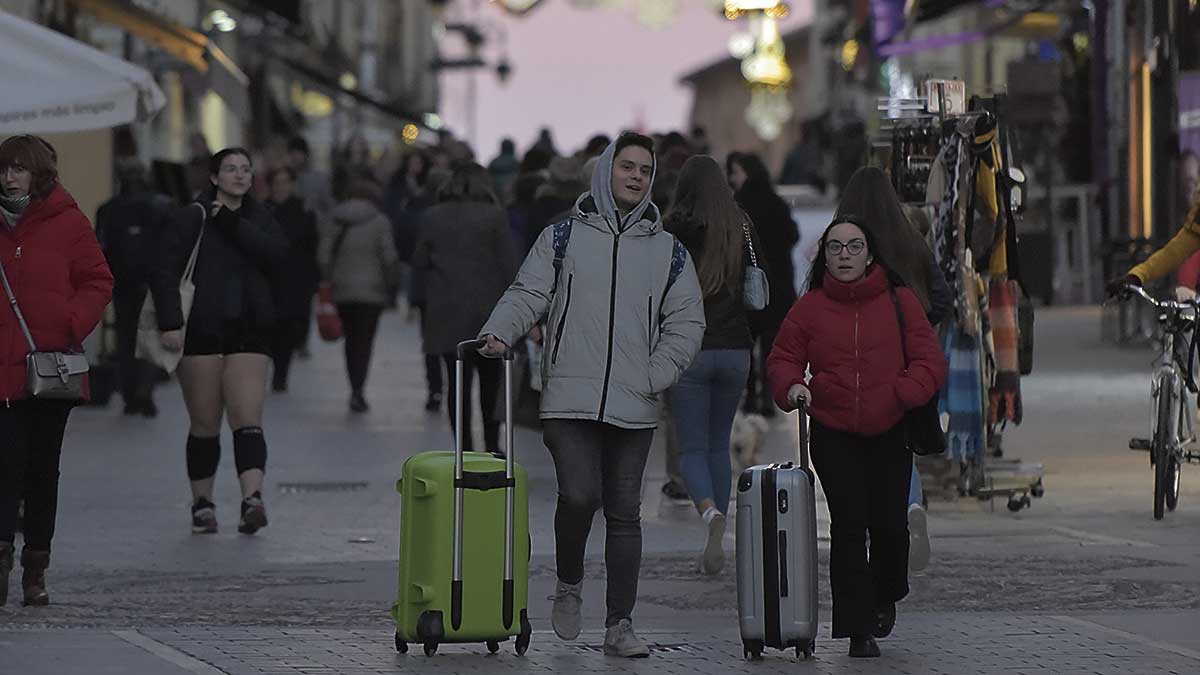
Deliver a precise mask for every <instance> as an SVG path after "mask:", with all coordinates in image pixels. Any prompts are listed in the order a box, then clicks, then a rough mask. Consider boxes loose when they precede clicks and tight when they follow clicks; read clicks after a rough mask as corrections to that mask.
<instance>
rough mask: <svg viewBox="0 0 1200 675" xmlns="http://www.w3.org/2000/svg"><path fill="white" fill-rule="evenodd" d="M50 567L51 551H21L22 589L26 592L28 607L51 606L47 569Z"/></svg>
mask: <svg viewBox="0 0 1200 675" xmlns="http://www.w3.org/2000/svg"><path fill="white" fill-rule="evenodd" d="M49 566H50V552H49V551H30V550H29V549H24V550H23V551H21V568H22V569H21V588H22V589H23V590H24V591H25V606H26V607H43V606H45V605H48V604H50V594H49V593H47V592H46V568H47V567H49Z"/></svg>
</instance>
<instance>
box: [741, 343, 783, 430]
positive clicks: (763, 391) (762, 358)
mask: <svg viewBox="0 0 1200 675" xmlns="http://www.w3.org/2000/svg"><path fill="white" fill-rule="evenodd" d="M778 334H779V327H778V326H776V327H774V328H771V329H768V330H763V331H761V332H759V333H758V335H756V336H755V337H754V341H755V342H756V343H757V347H758V350H757V351H754V350H751V352H750V357H751V358H750V377H749V378H747V380H746V399H745V401H744V402H743V404H742V410H744V411H745V412H748V413H759V414H762V415H774V414H775V399H774V398H773V397H772V396H771V384H770V383H769V382H768V381H767V357H768V356H770V355H771V349H772V348H773V347H774V346H775V336H776V335H778Z"/></svg>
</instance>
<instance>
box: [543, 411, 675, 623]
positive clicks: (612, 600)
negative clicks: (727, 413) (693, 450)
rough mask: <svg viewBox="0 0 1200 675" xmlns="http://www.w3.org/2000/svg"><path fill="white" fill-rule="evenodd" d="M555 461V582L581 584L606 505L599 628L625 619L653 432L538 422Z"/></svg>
mask: <svg viewBox="0 0 1200 675" xmlns="http://www.w3.org/2000/svg"><path fill="white" fill-rule="evenodd" d="M542 437H543V439H544V440H545V443H546V447H547V448H549V449H550V454H551V455H552V456H553V457H554V471H555V473H556V474H557V476H558V507H557V509H556V510H555V512H554V545H555V557H556V560H557V564H558V579H559V581H562V582H563V583H568V584H577V583H580V582H581V581H583V555H584V551H585V549H586V548H587V540H588V534H589V533H590V532H591V530H592V516H593V515H595V513H596V510H597V509H598V508H600V507H603V508H604V521H605V524H606V527H605V542H604V563H605V566H606V567H607V569H608V588H607V591H606V601H607V609H608V612H607V616H606V618H605V620H604V625H605V627H612V626H615V625H617V624H618V623H620V622H621V620H622V619H631V618H632V614H633V607H634V605H635V604H636V603H637V590H638V574H639V573H640V571H641V566H642V514H641V511H642V474H643V472H644V471H645V469H646V457H647V455H649V453H650V442H651V441H652V440H653V438H654V430H653V429H621V428H619V427H615V426H612V425H611V424H604V423H601V422H592V421H587V420H559V419H547V420H542Z"/></svg>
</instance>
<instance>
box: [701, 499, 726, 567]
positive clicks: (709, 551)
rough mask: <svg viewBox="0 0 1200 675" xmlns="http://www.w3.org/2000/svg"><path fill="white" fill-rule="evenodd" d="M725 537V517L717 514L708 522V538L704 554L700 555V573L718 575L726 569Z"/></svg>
mask: <svg viewBox="0 0 1200 675" xmlns="http://www.w3.org/2000/svg"><path fill="white" fill-rule="evenodd" d="M724 537H725V516H723V515H721V514H719V513H718V514H717V515H715V516H713V519H712V520H710V521H708V536H707V537H706V538H705V540H704V553H702V554H701V555H700V571H701V572H703V573H705V574H717V573H718V572H720V571H721V569H722V568H723V567H725V549H724V548H723V547H722V545H721V540H722V539H724Z"/></svg>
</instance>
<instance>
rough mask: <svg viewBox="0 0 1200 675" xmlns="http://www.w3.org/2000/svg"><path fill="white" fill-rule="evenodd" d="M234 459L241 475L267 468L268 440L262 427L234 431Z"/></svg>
mask: <svg viewBox="0 0 1200 675" xmlns="http://www.w3.org/2000/svg"><path fill="white" fill-rule="evenodd" d="M233 461H234V463H236V464H237V472H238V474H239V475H241V474H243V473H245V472H247V471H249V470H251V469H258V470H259V471H266V469H267V440H266V438H264V437H263V430H262V427H244V428H242V429H238V430H237V431H235V432H233Z"/></svg>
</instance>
